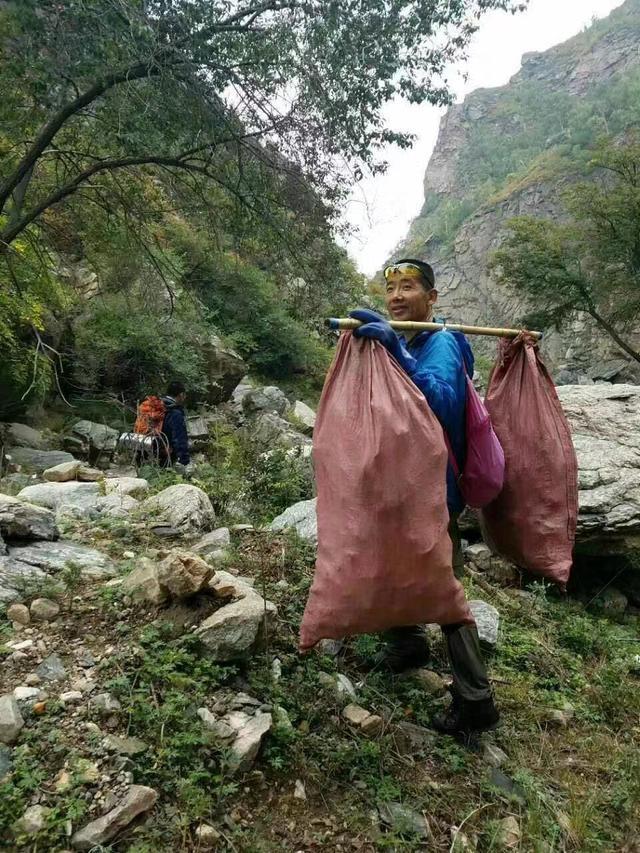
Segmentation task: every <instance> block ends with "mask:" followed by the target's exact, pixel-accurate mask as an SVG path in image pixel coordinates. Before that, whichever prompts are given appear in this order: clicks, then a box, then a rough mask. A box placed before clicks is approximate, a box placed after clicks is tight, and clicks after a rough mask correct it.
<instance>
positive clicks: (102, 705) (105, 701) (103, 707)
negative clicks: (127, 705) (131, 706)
mask: <svg viewBox="0 0 640 853" xmlns="http://www.w3.org/2000/svg"><path fill="white" fill-rule="evenodd" d="M89 704H90V707H91V708H92V709H93V710H95V711H97V712H98V713H99V714H100V715H101V716H104V717H108V716H109V715H110V714H115V713H117V712H118V711H121V710H122V705H121V704H120V702H119V701H118V700H117V699H116V697H115V696H112V695H111V693H97V694H96V695H95V696H92V697H91V701H90V703H89Z"/></svg>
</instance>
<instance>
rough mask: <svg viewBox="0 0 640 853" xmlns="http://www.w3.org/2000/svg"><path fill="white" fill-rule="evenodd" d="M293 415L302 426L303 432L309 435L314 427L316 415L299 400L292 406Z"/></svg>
mask: <svg viewBox="0 0 640 853" xmlns="http://www.w3.org/2000/svg"><path fill="white" fill-rule="evenodd" d="M293 415H294V417H295V418H296V419H297V420H298V421H299V422H300V423H301V424H302V425H303V427H304V430H303V431H304V432H306V433H309V434H311V433H312V432H313V429H314V427H315V425H316V413H315V412H314V411H313V409H312V408H311V407H310V406H307V404H306V403H303V402H302V401H301V400H296V402H295V403H294V404H293Z"/></svg>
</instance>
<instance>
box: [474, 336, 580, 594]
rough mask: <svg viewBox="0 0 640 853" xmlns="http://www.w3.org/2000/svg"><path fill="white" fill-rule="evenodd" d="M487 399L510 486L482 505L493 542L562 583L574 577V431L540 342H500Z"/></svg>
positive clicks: (512, 557)
mask: <svg viewBox="0 0 640 853" xmlns="http://www.w3.org/2000/svg"><path fill="white" fill-rule="evenodd" d="M485 405H486V407H487V409H488V411H489V414H490V415H491V420H492V422H493V426H494V429H495V431H496V433H497V435H498V438H499V439H500V443H501V444H502V447H503V449H504V455H505V460H506V468H505V484H504V488H503V490H502V492H501V494H500V495H499V496H498V498H497V499H496V500H495V501H493V503H491V504H489V506H487V507H485V508H484V510H483V511H482V522H483V531H484V534H485V538H486V539H487V542H488V544H489V545H491V546H492V547H493V548H494V550H496V551H497V552H498V553H500V554H502V555H503V556H504V557H506V558H507V559H509V560H511V561H512V562H514V563H516V565H518V566H520V567H521V568H523V569H528V570H529V571H530V572H534V573H536V574H540V575H543V576H544V577H547V578H550V579H551V580H553V581H555V582H556V583H558V584H560V586H564V585H565V584H566V582H567V580H568V579H569V573H570V571H571V564H572V561H573V558H572V551H573V545H574V541H575V534H576V523H577V517H578V464H577V461H576V454H575V451H574V449H573V442H572V439H571V430H570V427H569V424H568V422H567V419H566V417H565V415H564V412H563V411H562V406H561V404H560V401H559V399H558V395H557V394H556V389H555V386H554V384H553V381H552V380H551V377H550V376H549V374H548V373H547V369H546V367H545V366H544V364H543V363H542V360H541V358H540V353H539V352H538V346H537V344H536V343H535V341H534V340H533V339H532V338H531V337H530V336H528V335H526V334H524V333H523V334H521V335H519V336H518V337H517V338H516V339H515V340H513V341H506V340H503V341H501V342H500V349H499V352H498V361H497V363H496V366H495V368H494V371H493V374H492V376H491V380H490V382H489V390H488V391H487V396H486V398H485Z"/></svg>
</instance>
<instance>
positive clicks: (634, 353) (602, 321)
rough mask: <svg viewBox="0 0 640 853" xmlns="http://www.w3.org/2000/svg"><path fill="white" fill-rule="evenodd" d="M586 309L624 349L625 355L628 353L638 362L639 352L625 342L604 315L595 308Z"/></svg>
mask: <svg viewBox="0 0 640 853" xmlns="http://www.w3.org/2000/svg"><path fill="white" fill-rule="evenodd" d="M588 311H589V314H591V316H592V317H593V319H594V320H595V321H596V323H597V324H598V325H599V326H601V327H602V328H603V329H604V330H605V332H607V334H608V335H609V337H611V338H613V340H614V341H615V342H616V343H617V344H618V346H619V347H620V349H621V350H624V352H626V353H627V355H630V356H631V358H632V359H634V361H637V362H640V352H638V351H637V350H634V349H633V347H631V346H629V344H628V343H626V341H623V339H622V338H621V337H620V335H619V334H618V333H617V332H616V330H615V329H614V328H613V326H612V325H611V323H609V322H608V321H607V320H605V318H604V317H602V316H601V315H600V314H598V312H597V311H596V309H595V308H589V309H588Z"/></svg>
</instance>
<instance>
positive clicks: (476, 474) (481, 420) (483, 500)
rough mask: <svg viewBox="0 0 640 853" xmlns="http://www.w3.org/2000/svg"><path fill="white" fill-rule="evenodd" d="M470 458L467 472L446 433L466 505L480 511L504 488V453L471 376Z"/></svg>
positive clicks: (467, 419)
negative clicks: (462, 467)
mask: <svg viewBox="0 0 640 853" xmlns="http://www.w3.org/2000/svg"><path fill="white" fill-rule="evenodd" d="M465 434H466V442H467V459H466V462H465V465H464V471H462V472H460V468H459V466H458V463H457V461H456V458H455V456H454V455H453V450H452V449H451V444H450V443H449V437H448V436H447V434H446V432H445V434H444V437H445V442H446V445H447V450H448V451H449V462H450V463H451V467H452V468H453V473H454V474H455V476H456V480H457V481H458V487H459V489H460V491H461V492H462V497H463V498H464V499H465V501H466V503H467V504H468V505H469V506H470V507H473V508H474V509H480V508H481V507H483V506H486V505H487V504H489V503H491V501H493V500H495V498H497V497H498V495H499V494H500V492H501V491H502V487H503V485H504V451H503V449H502V445H501V444H500V442H499V441H498V436H497V435H496V434H495V432H494V431H493V426H492V425H491V418H490V417H489V412H488V411H487V410H486V408H485V406H484V403H483V402H482V399H481V398H480V395H479V394H478V392H477V391H476V389H475V387H474V385H473V382H472V381H471V379H470V378H469V374H468V373H467V403H466V407H465Z"/></svg>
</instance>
